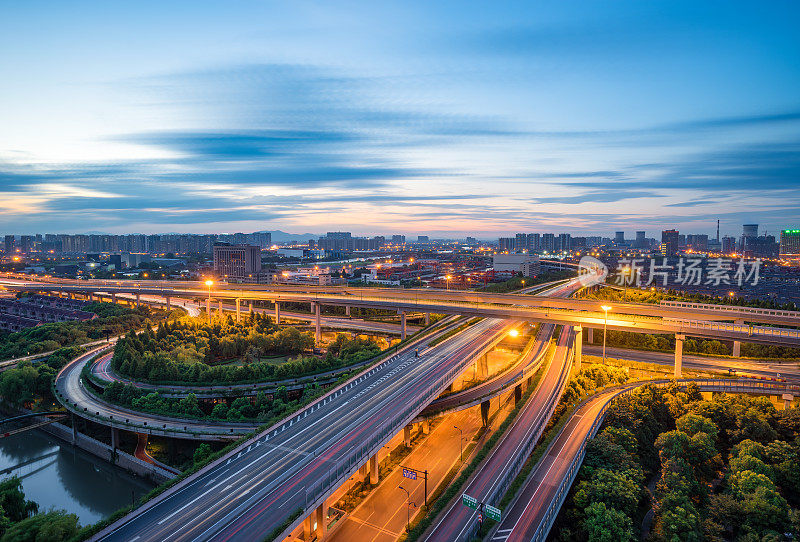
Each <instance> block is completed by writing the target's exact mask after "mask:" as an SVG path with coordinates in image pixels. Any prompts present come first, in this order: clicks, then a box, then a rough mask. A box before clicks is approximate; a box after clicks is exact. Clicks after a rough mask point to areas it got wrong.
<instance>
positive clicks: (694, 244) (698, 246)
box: [686, 234, 708, 252]
mask: <svg viewBox="0 0 800 542" xmlns="http://www.w3.org/2000/svg"><path fill="white" fill-rule="evenodd" d="M686 246H687V247H688V248H691V249H692V250H694V251H695V252H702V251H706V250H708V235H705V234H694V235H687V236H686Z"/></svg>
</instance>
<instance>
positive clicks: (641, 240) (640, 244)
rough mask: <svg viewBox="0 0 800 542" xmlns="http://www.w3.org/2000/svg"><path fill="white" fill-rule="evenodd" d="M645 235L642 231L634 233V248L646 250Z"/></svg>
mask: <svg viewBox="0 0 800 542" xmlns="http://www.w3.org/2000/svg"><path fill="white" fill-rule="evenodd" d="M645 235H646V233H645V232H643V231H637V232H636V241H635V243H634V245H633V246H634V247H635V248H647V238H646V237H645Z"/></svg>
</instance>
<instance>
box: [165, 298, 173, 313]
mask: <svg viewBox="0 0 800 542" xmlns="http://www.w3.org/2000/svg"><path fill="white" fill-rule="evenodd" d="M166 302H167V310H170V309H172V298H170V297H169V296H167V297H166Z"/></svg>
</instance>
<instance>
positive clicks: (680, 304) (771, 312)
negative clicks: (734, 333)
mask: <svg viewBox="0 0 800 542" xmlns="http://www.w3.org/2000/svg"><path fill="white" fill-rule="evenodd" d="M659 305H661V306H662V307H675V308H678V309H701V310H710V311H719V312H742V313H745V314H758V315H760V316H785V317H787V318H798V319H800V311H785V310H779V309H762V308H759V307H737V306H735V305H714V304H713V303H690V302H688V301H667V300H663V301H660V302H659Z"/></svg>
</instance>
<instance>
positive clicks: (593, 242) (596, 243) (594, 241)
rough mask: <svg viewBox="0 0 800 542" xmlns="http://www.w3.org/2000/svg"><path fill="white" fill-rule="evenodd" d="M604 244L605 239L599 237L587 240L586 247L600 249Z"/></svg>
mask: <svg viewBox="0 0 800 542" xmlns="http://www.w3.org/2000/svg"><path fill="white" fill-rule="evenodd" d="M602 244H603V238H602V237H599V236H591V237H587V238H586V245H587V246H588V247H589V248H593V247H599V246H600V245H602Z"/></svg>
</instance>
